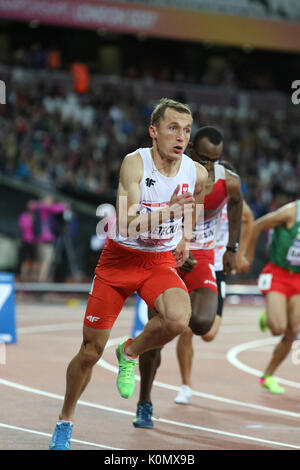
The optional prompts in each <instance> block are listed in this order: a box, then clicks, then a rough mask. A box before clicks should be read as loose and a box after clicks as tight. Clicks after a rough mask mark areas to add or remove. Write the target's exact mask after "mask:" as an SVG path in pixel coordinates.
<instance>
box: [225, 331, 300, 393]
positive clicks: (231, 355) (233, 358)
mask: <svg viewBox="0 0 300 470" xmlns="http://www.w3.org/2000/svg"><path fill="white" fill-rule="evenodd" d="M278 342H279V339H278V338H277V337H273V338H266V339H260V340H255V341H249V342H248V343H242V344H239V345H237V346H234V347H233V348H231V349H229V351H228V352H227V360H228V361H229V362H230V364H232V365H233V366H235V367H237V369H240V370H242V371H243V372H247V373H248V374H252V375H255V376H256V377H261V375H262V371H260V370H257V369H254V368H253V367H250V366H247V365H246V364H244V363H243V362H241V361H240V360H239V359H238V358H237V356H238V355H239V354H240V353H241V352H243V351H248V350H249V349H256V348H259V347H261V346H266V345H270V344H277V343H278ZM276 379H277V380H278V382H280V383H282V384H284V385H288V386H290V387H294V388H300V383H299V382H293V381H292V380H286V379H281V378H280V377H277V376H276Z"/></svg>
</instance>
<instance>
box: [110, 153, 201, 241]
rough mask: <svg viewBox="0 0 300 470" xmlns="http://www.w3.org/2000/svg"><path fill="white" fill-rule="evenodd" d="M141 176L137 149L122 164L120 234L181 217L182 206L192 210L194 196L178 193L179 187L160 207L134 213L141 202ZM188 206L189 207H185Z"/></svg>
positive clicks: (118, 221) (146, 229)
mask: <svg viewBox="0 0 300 470" xmlns="http://www.w3.org/2000/svg"><path fill="white" fill-rule="evenodd" d="M142 177H143V162H142V159H141V157H140V155H139V153H138V152H135V153H132V154H129V155H127V156H126V157H125V158H124V160H123V162H122V165H121V170H120V181H119V187H118V194H117V201H116V214H117V224H118V227H119V233H120V234H121V235H122V236H123V237H128V236H130V235H131V236H133V235H136V233H145V232H150V231H151V229H153V228H154V227H156V226H157V225H160V224H162V223H163V222H166V221H167V220H169V219H170V218H175V217H181V215H182V212H183V210H184V206H185V205H190V208H187V209H186V212H187V213H189V212H191V211H192V210H193V209H192V205H193V203H194V198H193V196H192V195H191V194H190V193H185V194H184V195H180V196H178V192H179V189H180V186H179V185H178V186H177V188H176V190H175V191H174V193H173V195H172V197H171V199H170V204H169V206H168V207H166V208H163V209H162V210H159V211H155V212H150V213H147V214H137V210H138V208H139V204H140V196H141V192H140V182H141V180H142ZM187 207H188V206H187Z"/></svg>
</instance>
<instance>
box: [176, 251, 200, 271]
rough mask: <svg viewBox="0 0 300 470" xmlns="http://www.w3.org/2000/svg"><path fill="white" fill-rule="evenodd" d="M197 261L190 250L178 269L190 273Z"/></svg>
mask: <svg viewBox="0 0 300 470" xmlns="http://www.w3.org/2000/svg"><path fill="white" fill-rule="evenodd" d="M197 263H198V261H197V260H196V259H195V257H194V255H193V254H192V252H191V251H190V254H189V257H188V259H187V260H186V261H185V262H184V263H183V265H182V266H181V268H180V271H182V272H183V273H190V272H191V271H192V270H193V269H194V267H195V266H196V264H197Z"/></svg>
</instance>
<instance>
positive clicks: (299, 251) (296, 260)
mask: <svg viewBox="0 0 300 470" xmlns="http://www.w3.org/2000/svg"><path fill="white" fill-rule="evenodd" d="M286 260H287V262H288V263H289V264H290V265H291V266H300V241H299V240H295V242H294V243H293V245H292V246H291V247H290V249H289V251H288V254H287V257H286Z"/></svg>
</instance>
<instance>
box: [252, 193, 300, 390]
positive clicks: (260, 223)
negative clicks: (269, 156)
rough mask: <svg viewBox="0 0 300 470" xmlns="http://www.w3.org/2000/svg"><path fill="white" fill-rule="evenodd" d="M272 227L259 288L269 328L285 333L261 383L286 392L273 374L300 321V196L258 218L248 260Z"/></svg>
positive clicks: (275, 333) (287, 351)
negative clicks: (262, 237)
mask: <svg viewBox="0 0 300 470" xmlns="http://www.w3.org/2000/svg"><path fill="white" fill-rule="evenodd" d="M269 229H273V232H272V236H271V241H270V248H269V262H268V264H267V265H266V266H265V268H264V269H263V271H262V272H261V274H260V276H259V279H258V287H259V289H260V291H261V292H262V293H263V294H264V295H265V298H266V324H267V326H268V328H269V329H270V331H271V333H272V334H273V335H274V336H279V335H283V336H282V339H281V341H280V342H279V344H278V345H277V346H276V348H275V350H274V352H273V355H272V358H271V361H270V362H269V364H268V365H267V367H266V369H265V371H264V374H263V375H262V377H261V378H260V383H261V385H262V386H264V387H266V388H267V389H268V390H269V391H270V392H272V393H284V391H285V390H284V388H283V387H281V386H280V385H279V384H278V383H277V380H276V379H275V378H274V377H273V374H274V372H275V370H276V369H277V368H278V367H279V365H280V364H281V363H282V361H283V360H284V359H285V358H286V357H287V355H288V353H289V352H290V350H291V347H292V344H293V342H294V341H295V339H296V338H297V334H298V329H299V324H300V199H297V200H296V201H294V202H291V203H288V204H286V205H284V206H282V207H281V208H280V209H278V210H276V211H274V212H270V213H269V214H267V215H265V216H263V217H260V218H259V219H257V220H256V221H255V223H254V228H253V231H252V236H251V238H250V241H249V245H248V250H247V258H248V260H249V262H252V261H253V258H254V253H255V247H256V243H257V240H258V238H259V235H260V233H261V232H262V231H263V230H269Z"/></svg>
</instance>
